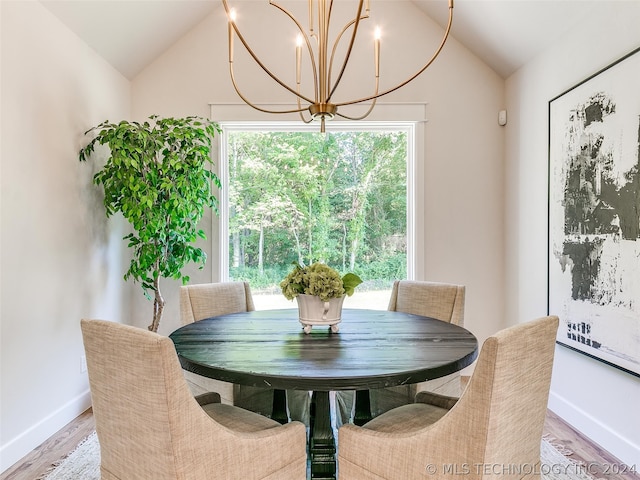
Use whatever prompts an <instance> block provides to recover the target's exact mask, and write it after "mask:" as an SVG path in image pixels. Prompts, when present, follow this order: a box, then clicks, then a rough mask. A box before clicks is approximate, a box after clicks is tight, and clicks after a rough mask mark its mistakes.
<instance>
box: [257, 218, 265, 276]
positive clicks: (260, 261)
mask: <svg viewBox="0 0 640 480" xmlns="http://www.w3.org/2000/svg"><path fill="white" fill-rule="evenodd" d="M258 271H259V272H260V274H261V275H262V274H263V273H264V227H263V226H262V224H260V240H259V243H258Z"/></svg>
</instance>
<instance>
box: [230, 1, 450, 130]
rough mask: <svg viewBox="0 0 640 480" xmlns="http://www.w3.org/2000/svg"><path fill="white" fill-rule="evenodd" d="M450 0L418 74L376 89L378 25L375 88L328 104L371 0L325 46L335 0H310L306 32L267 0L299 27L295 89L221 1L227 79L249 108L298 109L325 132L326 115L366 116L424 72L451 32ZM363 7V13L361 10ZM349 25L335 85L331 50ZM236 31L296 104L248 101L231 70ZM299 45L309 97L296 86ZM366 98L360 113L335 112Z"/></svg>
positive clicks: (333, 51) (361, 3) (377, 44)
mask: <svg viewBox="0 0 640 480" xmlns="http://www.w3.org/2000/svg"><path fill="white" fill-rule="evenodd" d="M448 1H449V20H448V22H447V27H446V29H445V32H444V36H443V38H442V41H441V42H440V45H439V46H438V48H437V49H436V51H435V52H434V54H433V55H432V56H431V58H430V59H429V60H428V61H427V63H425V64H424V66H423V67H422V68H420V69H419V70H418V71H417V72H416V73H414V74H413V75H412V76H410V77H409V78H408V79H406V80H405V81H403V82H401V83H399V84H398V85H396V86H395V87H392V88H389V89H387V90H384V91H383V92H380V91H379V84H380V83H379V80H380V78H379V77H380V75H379V74H380V30H379V28H378V29H376V36H375V39H374V44H373V50H374V64H375V65H374V66H375V80H374V81H375V88H374V92H373V93H372V94H370V95H368V96H364V97H361V98H358V99H355V100H348V101H343V102H336V103H332V102H331V98H332V97H333V94H334V92H335V91H336V89H337V87H338V85H339V84H340V81H341V80H342V77H343V75H344V72H345V70H346V67H347V64H348V62H349V58H350V57H351V53H352V50H353V45H354V44H355V41H356V37H357V34H358V28H359V26H360V22H361V21H362V20H366V19H368V18H369V15H370V6H369V0H358V8H357V11H356V14H355V16H354V17H353V18H352V19H350V20H349V21H348V22H346V24H345V25H344V27H343V28H342V30H341V31H340V33H339V34H338V35H337V36H336V39H335V40H334V42H333V46H332V48H331V49H330V48H329V27H330V25H331V15H332V10H333V2H334V0H308V10H309V11H308V14H309V30H308V32H307V31H305V29H304V28H303V26H302V24H301V23H300V21H299V20H298V19H296V17H295V16H294V15H293V14H292V13H291V12H290V11H288V10H287V9H286V8H284V7H283V6H282V5H279V4H278V3H276V0H269V5H271V6H273V7H276V8H278V9H279V10H280V11H282V12H283V13H284V14H285V15H286V16H287V17H289V19H290V20H291V21H292V22H293V23H294V24H295V25H296V28H297V29H298V31H299V33H298V38H297V42H296V47H295V58H296V79H295V80H296V84H295V88H294V87H292V86H290V85H289V84H287V83H285V82H284V81H282V80H281V79H280V78H278V77H277V76H276V75H275V74H274V73H273V72H271V70H269V69H268V68H267V67H266V65H265V64H264V63H263V62H262V61H261V60H260V59H259V58H258V56H257V55H256V53H255V52H254V51H253V50H252V49H251V47H250V46H249V44H248V42H247V41H246V40H245V38H244V36H243V35H242V33H241V32H240V29H239V28H238V24H237V22H236V13H235V10H233V9H231V8H230V7H229V4H228V0H222V4H223V6H224V9H225V12H226V14H227V20H228V36H229V39H228V42H229V72H230V76H231V82H232V84H233V88H234V89H235V91H236V93H237V94H238V95H239V96H240V98H241V99H242V101H243V102H245V103H246V104H247V105H249V106H250V107H252V108H254V109H256V110H258V111H261V112H265V113H276V114H280V113H299V114H300V118H301V119H302V121H304V122H305V123H309V122H311V121H312V120H314V119H320V122H321V126H320V130H321V131H322V132H324V131H325V120H327V119H332V118H333V117H334V116H336V115H337V116H339V117H342V118H346V119H349V120H362V119H363V118H366V117H367V116H368V115H369V114H370V113H371V112H372V110H373V108H374V106H375V104H376V100H377V99H378V98H380V97H382V96H384V95H387V94H389V93H391V92H394V91H396V90H398V89H400V88H402V87H404V86H405V85H407V84H408V83H409V82H411V81H413V80H414V79H415V78H417V77H418V76H419V75H420V74H422V72H424V71H425V70H426V69H427V68H428V67H429V66H430V65H431V64H432V63H433V61H434V60H435V59H436V57H437V56H438V55H439V54H440V52H441V51H442V48H443V47H444V45H445V43H446V41H447V38H448V36H449V32H450V31H451V24H452V22H453V1H454V0H448ZM314 4H316V7H317V25H316V19H315V16H316V15H315V11H314V10H315V8H314ZM363 10H364V12H363ZM349 29H351V30H352V31H351V34H350V38H349V44H348V46H347V49H346V53H345V56H344V60H343V62H342V66H341V67H340V70H339V73H338V76H337V77H336V81H335V83H333V86H332V85H331V74H332V70H333V63H334V59H335V54H336V50H337V47H338V45H339V44H340V41H341V39H342V37H343V35H344V34H345V33H347V32H348V31H349ZM234 36H237V38H238V39H239V40H240V42H241V43H242V45H243V46H244V48H245V49H246V51H247V52H248V53H249V55H250V56H251V58H253V60H254V61H255V62H256V64H257V65H258V66H259V67H260V68H261V69H262V70H263V71H264V72H265V73H266V74H267V75H269V76H270V77H271V78H272V79H273V80H274V81H275V82H276V83H278V84H279V85H280V86H281V87H283V88H284V89H286V90H288V91H289V92H291V93H292V94H293V95H294V96H295V97H296V102H297V108H295V109H288V110H270V109H267V108H262V107H259V106H257V105H256V104H254V103H252V102H251V101H250V100H249V99H247V98H246V96H245V95H243V94H242V92H241V91H240V88H239V87H238V84H237V82H236V78H235V73H234V70H233V57H234ZM313 40H315V42H316V44H317V52H314V48H313V45H312V41H313ZM303 46H306V50H307V52H308V56H309V60H310V63H311V69H312V72H313V85H314V90H313V93H314V97H313V98H310V97H308V96H306V95H304V94H303V93H301V90H300V84H301V70H302V49H303ZM330 50H331V56H330V57H329V51H330ZM303 101H304V102H306V103H308V105H307V106H303V105H302V102H303ZM367 101H372V103H371V105H370V106H369V109H368V110H367V111H366V112H365V113H364V114H363V115H360V116H356V117H353V116H347V115H345V114H343V113H338V108H339V107H342V106H346V105H354V104H358V103H363V102H367ZM304 111H308V112H309V113H310V115H311V118H309V119H305V117H304V114H303V112H304Z"/></svg>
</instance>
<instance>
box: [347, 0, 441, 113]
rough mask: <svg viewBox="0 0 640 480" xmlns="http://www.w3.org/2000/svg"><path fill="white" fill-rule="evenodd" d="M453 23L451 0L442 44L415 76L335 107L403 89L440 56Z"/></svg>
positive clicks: (364, 100) (365, 100)
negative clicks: (386, 88)
mask: <svg viewBox="0 0 640 480" xmlns="http://www.w3.org/2000/svg"><path fill="white" fill-rule="evenodd" d="M452 21H453V0H449V22H448V24H447V28H446V30H445V32H444V36H443V38H442V42H441V43H440V46H439V47H438V49H437V50H436V51H435V53H434V54H433V56H432V57H431V59H430V60H429V61H428V62H427V63H426V64H425V65H424V66H423V67H422V68H421V69H420V70H418V71H417V72H416V73H415V74H413V75H412V76H411V77H409V78H408V79H407V80H405V81H404V82H402V83H400V84H399V85H396V86H395V87H393V88H390V89H388V90H385V91H384V92H381V93H378V94H376V95H370V96H368V97H363V98H359V99H357V100H350V101H347V102H342V103H336V104H335V105H336V106H337V107H343V106H345V105H354V104H356V103H362V102H367V101H369V100H374V99H376V98H380V97H383V96H385V95H387V94H389V93H391V92H395V91H396V90H398V89H400V88H402V87H404V86H405V85H406V84H408V83H409V82H411V81H413V80H415V79H416V77H418V76H419V75H420V74H421V73H422V72H424V71H425V70H426V69H427V68H428V67H429V65H431V64H432V63H433V61H434V60H435V59H436V57H437V56H438V55H439V54H440V52H441V51H442V48H443V47H444V44H445V42H446V41H447V37H448V36H449V32H450V31H451V23H452Z"/></svg>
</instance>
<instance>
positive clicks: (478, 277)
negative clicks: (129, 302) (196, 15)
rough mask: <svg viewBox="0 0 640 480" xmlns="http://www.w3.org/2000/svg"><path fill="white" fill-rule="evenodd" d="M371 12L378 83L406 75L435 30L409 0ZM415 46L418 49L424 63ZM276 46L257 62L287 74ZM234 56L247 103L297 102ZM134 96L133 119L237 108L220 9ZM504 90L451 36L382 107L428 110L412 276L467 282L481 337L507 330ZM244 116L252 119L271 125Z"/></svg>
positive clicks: (171, 311) (170, 301) (437, 34)
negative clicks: (416, 105) (379, 28)
mask: <svg viewBox="0 0 640 480" xmlns="http://www.w3.org/2000/svg"><path fill="white" fill-rule="evenodd" d="M263 3H266V2H263ZM244 4H245V2H243V5H244ZM247 5H248V6H247V8H248V9H249V10H251V11H255V9H257V8H258V6H257V5H256V4H254V3H253V2H247ZM372 5H373V4H372ZM374 6H375V10H374V12H373V13H375V14H377V13H381V14H382V16H383V18H384V25H383V29H384V32H385V36H384V38H383V46H382V61H381V63H382V69H381V76H382V77H383V81H385V80H384V79H386V78H389V77H392V76H394V74H395V73H397V76H395V78H396V79H398V80H400V79H404V78H405V77H406V76H408V72H409V71H410V69H411V67H409V65H410V64H411V62H412V60H413V59H414V58H415V57H421V58H425V59H426V57H427V56H428V55H430V54H431V51H432V48H433V47H434V46H435V45H437V43H438V42H439V41H440V38H441V35H442V30H441V29H440V28H439V27H438V26H437V25H436V24H435V23H434V22H432V21H431V20H430V19H429V18H428V17H426V16H425V15H424V14H423V13H422V12H421V11H420V10H418V9H416V7H415V6H414V5H413V4H411V3H409V2H399V1H395V2H375V5H374ZM271 10H273V8H271ZM239 18H241V17H240V16H239ZM242 18H243V19H244V18H245V17H242ZM263 19H264V17H260V16H259V18H258V19H257V20H254V22H253V23H249V24H248V27H247V29H246V31H247V32H251V31H257V30H260V29H262V28H263V27H264V25H265V23H264V20H263ZM401 21H403V22H404V23H401ZM394 25H402V26H403V29H402V32H398V31H394V30H393V29H392V27H393V26H394ZM399 33H400V34H404V35H405V37H404V40H403V41H404V43H402V42H401V40H399V39H398V40H397V41H398V45H392V44H393V43H394V42H395V41H396V37H400V36H401V35H399ZM292 38H293V37H292ZM264 43H265V42H260V41H257V42H256V44H255V45H257V46H258V47H257V48H261V45H264ZM416 45H424V50H425V51H424V53H423V56H421V55H420V52H419V49H417V48H416ZM402 48H404V50H401V49H402ZM281 51H282V50H281V49H279V48H269V49H262V50H261V51H260V55H264V56H265V57H264V58H266V61H267V62H270V63H269V64H270V65H271V63H275V64H276V68H281V67H282V66H283V65H282V64H284V66H286V67H289V69H291V68H293V61H294V60H295V55H293V47H292V46H291V51H292V55H291V56H290V57H289V56H287V55H286V54H284V55H281ZM391 52H393V53H391ZM398 52H399V53H398ZM403 52H404V55H403ZM370 53H371V52H369V54H365V61H364V62H363V63H362V64H360V65H358V70H359V69H367V68H369V69H370V68H371V65H368V64H367V62H368V61H369V60H370V59H371V58H372V54H370ZM236 57H237V58H236V63H237V64H238V67H237V68H238V71H237V77H238V81H239V82H240V83H241V85H242V88H243V89H244V90H246V92H245V93H246V94H247V96H248V97H249V98H251V99H252V100H253V101H256V102H274V101H279V102H293V101H294V100H293V99H292V98H291V96H290V95H288V94H286V93H282V92H281V91H279V90H277V89H270V88H269V87H268V85H269V81H268V80H267V79H265V77H264V75H263V76H257V72H254V71H252V70H251V69H250V68H249V67H247V66H245V65H244V64H243V63H242V61H241V50H240V47H239V46H237V45H236ZM369 63H371V62H369ZM414 65H415V68H413V69H414V70H415V69H417V65H416V64H415V63H414ZM345 90H346V91H348V92H349V93H352V92H355V95H357V96H360V94H362V88H361V87H360V86H359V85H358V84H354V82H353V81H351V82H349V81H346V85H345ZM132 92H133V97H132V98H133V104H132V105H133V106H132V109H133V110H132V113H133V116H134V117H135V118H137V119H142V118H145V117H147V116H148V115H150V114H153V113H156V114H159V115H202V116H208V115H209V107H208V104H209V103H213V104H225V103H239V102H240V99H239V98H238V96H237V95H236V94H235V92H234V90H233V87H232V85H231V82H230V80H229V72H228V63H227V25H226V22H225V17H224V12H223V11H222V10H221V9H219V10H217V11H216V12H214V13H213V14H212V15H210V16H209V17H207V18H206V19H204V20H203V22H202V23H201V24H200V25H199V26H197V27H196V28H194V29H193V30H192V31H191V32H189V33H188V34H187V35H186V36H185V37H183V38H182V39H181V40H180V41H178V42H177V43H176V44H174V45H173V47H172V48H171V49H169V50H168V51H167V52H165V53H164V55H162V56H161V57H159V58H158V59H157V60H156V61H155V62H154V63H153V64H151V65H150V66H149V67H147V68H146V69H145V70H144V71H143V72H142V73H141V74H140V75H139V76H138V77H136V78H135V79H134V80H133V82H132ZM503 94H504V81H503V80H502V79H501V78H500V77H499V76H498V75H497V74H495V72H493V71H492V70H490V69H489V68H488V67H487V66H486V65H484V64H483V63H482V62H480V61H479V60H478V59H477V58H476V57H475V56H473V55H472V54H471V53H470V52H469V51H468V50H467V49H465V48H464V47H462V46H461V45H460V44H459V43H457V42H456V41H455V39H451V40H450V41H449V42H448V43H447V45H446V46H445V48H444V51H443V53H442V54H441V56H440V57H438V58H437V59H436V61H435V63H434V64H433V65H432V66H431V67H430V68H429V69H428V70H427V72H426V73H425V74H424V75H423V76H422V77H420V78H419V79H417V80H416V81H415V82H414V83H412V84H410V85H409V86H406V87H404V88H403V89H401V90H400V91H398V92H397V94H392V95H390V96H389V97H387V98H385V101H387V102H423V103H425V102H426V103H428V105H427V117H428V122H427V123H426V126H425V127H424V128H425V137H426V144H425V148H424V152H423V153H424V155H423V156H424V159H425V160H424V163H422V164H420V165H418V171H419V177H418V190H419V195H420V198H421V199H422V202H423V203H424V211H425V214H424V217H423V218H419V219H418V228H419V229H420V231H419V235H420V237H421V238H422V246H423V248H422V249H421V250H420V252H419V254H420V256H419V259H418V265H417V272H418V278H419V279H430V280H435V281H446V282H455V283H462V284H465V285H466V286H467V309H466V319H465V322H466V325H467V326H468V327H469V328H471V330H472V331H473V332H474V333H475V334H476V335H477V336H478V337H479V338H480V340H483V339H484V338H486V336H488V335H490V334H491V333H493V332H495V331H496V330H498V329H499V328H501V327H502V325H503V324H504V318H503V309H502V305H503V300H502V289H503V271H504V266H503V243H502V239H503V223H502V222H503V212H502V208H503V207H502V202H503V190H504V187H503V174H502V172H503V142H504V137H503V135H504V132H503V129H502V128H501V127H499V126H498V124H497V114H498V111H499V110H500V109H502V108H504V102H503V100H504V99H503ZM214 111H215V107H214ZM252 115H253V117H252V118H254V119H260V120H265V118H266V119H273V117H265V116H261V115H260V114H257V113H255V114H252ZM277 118H278V119H279V120H280V119H281V117H277ZM228 120H230V119H228ZM294 120H295V117H294ZM216 222H217V219H216V218H213V219H211V225H210V226H208V232H210V234H213V236H214V237H215V234H216V233H217V229H216ZM214 245H215V238H214ZM208 250H209V260H208V265H207V270H206V271H204V272H198V276H197V277H196V276H195V275H194V276H192V281H193V282H194V283H195V282H197V281H199V279H201V281H211V279H217V269H218V267H217V260H218V259H217V251H215V250H212V249H211V247H208ZM165 293H166V298H167V307H166V309H165V312H166V317H165V319H164V320H163V324H164V325H161V327H160V329H161V330H163V329H164V331H171V330H172V329H173V328H175V327H176V326H178V324H179V321H178V319H177V312H178V310H177V301H178V298H177V286H174V285H168V287H167V289H166V290H165ZM356 294H357V293H356Z"/></svg>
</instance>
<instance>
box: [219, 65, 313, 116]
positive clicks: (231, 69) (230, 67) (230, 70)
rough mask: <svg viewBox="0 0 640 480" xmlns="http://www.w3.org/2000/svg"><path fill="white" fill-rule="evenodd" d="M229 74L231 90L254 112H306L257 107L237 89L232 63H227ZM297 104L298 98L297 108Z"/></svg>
mask: <svg viewBox="0 0 640 480" xmlns="http://www.w3.org/2000/svg"><path fill="white" fill-rule="evenodd" d="M229 72H230V73H231V83H232V84H233V88H234V89H235V91H236V93H237V94H238V96H239V97H240V98H241V99H242V101H243V102H244V103H246V104H247V105H249V106H250V107H251V108H254V109H255V110H258V111H260V112H264V113H297V112H303V111H304V110H307V109H306V108H296V109H293V110H267V109H266V108H262V107H258V106H257V105H255V104H253V103H251V102H250V101H249V100H248V99H247V97H245V96H244V95H243V94H242V92H241V91H240V89H239V88H238V85H237V84H236V77H235V75H234V73H233V62H229ZM299 102H300V98H298V106H299V105H300V103H299Z"/></svg>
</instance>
